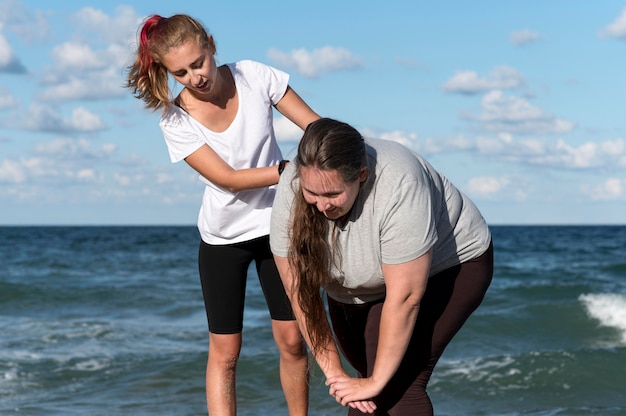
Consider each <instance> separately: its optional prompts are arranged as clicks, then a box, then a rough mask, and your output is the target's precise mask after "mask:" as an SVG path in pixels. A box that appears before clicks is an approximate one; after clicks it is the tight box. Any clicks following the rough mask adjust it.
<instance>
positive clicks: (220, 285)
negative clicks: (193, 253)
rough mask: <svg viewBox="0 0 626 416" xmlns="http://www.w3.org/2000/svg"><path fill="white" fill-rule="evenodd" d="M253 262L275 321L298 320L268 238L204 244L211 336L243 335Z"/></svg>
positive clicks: (201, 251) (203, 266)
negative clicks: (250, 270) (247, 288)
mask: <svg viewBox="0 0 626 416" xmlns="http://www.w3.org/2000/svg"><path fill="white" fill-rule="evenodd" d="M253 260H254V263H255V265H256V271H257V274H258V276H259V282H260V283H261V289H262V290H263V294H264V295H265V302H266V303H267V306H268V309H269V311H270V316H271V318H272V319H275V320H279V321H289V320H293V319H294V316H293V312H292V311H291V305H290V304H289V298H287V294H286V293H285V289H284V287H283V284H282V281H281V280H280V275H279V274H278V269H276V264H275V263H274V257H273V256H272V252H271V250H270V247H269V237H268V236H265V237H260V238H257V239H254V240H250V241H246V242H242V243H236V244H228V245H211V244H207V243H205V242H204V241H201V242H200V249H199V252H198V268H199V271H200V283H201V284H202V295H203V296H204V306H205V308H206V315H207V321H208V324H209V331H210V332H212V333H214V334H236V333H239V332H241V331H242V329H243V309H244V303H245V296H246V282H247V275H248V267H249V266H250V263H251V262H252V261H253Z"/></svg>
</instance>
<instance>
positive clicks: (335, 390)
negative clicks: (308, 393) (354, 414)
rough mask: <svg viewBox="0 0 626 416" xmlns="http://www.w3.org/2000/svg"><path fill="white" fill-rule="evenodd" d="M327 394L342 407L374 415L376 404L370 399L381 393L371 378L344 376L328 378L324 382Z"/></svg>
mask: <svg viewBox="0 0 626 416" xmlns="http://www.w3.org/2000/svg"><path fill="white" fill-rule="evenodd" d="M326 385H327V386H329V389H328V393H329V394H330V395H331V396H332V397H334V398H335V400H337V403H339V404H341V405H342V406H350V407H352V408H355V409H358V410H359V411H361V412H363V413H374V411H375V410H376V404H375V403H374V402H373V401H372V400H371V398H373V397H375V396H376V395H378V394H379V393H380V391H381V389H380V388H379V387H377V386H376V385H375V384H374V382H373V380H372V379H371V378H353V377H350V376H346V375H340V376H333V377H329V378H328V379H327V380H326Z"/></svg>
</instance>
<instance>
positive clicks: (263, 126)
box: [159, 61, 289, 244]
mask: <svg viewBox="0 0 626 416" xmlns="http://www.w3.org/2000/svg"><path fill="white" fill-rule="evenodd" d="M227 66H228V68H229V69H230V71H231V73H232V75H233V78H234V80H235V85H236V87H237V94H238V100H239V108H238V110H237V115H236V116H235V119H234V120H233V122H232V123H231V125H230V126H229V127H228V128H227V129H226V130H225V131H224V132H221V133H216V132H213V131H211V130H209V129H207V128H206V127H204V126H203V125H202V124H200V123H199V122H198V121H196V120H195V119H194V118H192V117H191V116H189V114H187V113H186V112H185V111H184V110H183V109H181V108H180V107H178V106H177V105H175V104H174V103H171V105H170V106H169V109H168V111H167V112H166V113H164V114H163V116H162V117H161V121H160V123H159V125H160V127H161V131H162V132H163V136H164V138H165V142H166V143H167V148H168V150H169V154H170V159H171V161H172V162H179V161H181V160H183V159H185V158H186V157H187V156H189V155H190V154H192V153H193V152H195V151H196V150H198V149H199V148H200V147H201V146H202V145H204V144H207V145H208V146H210V147H211V149H213V150H214V151H215V152H216V153H217V154H218V155H219V156H220V157H221V158H222V159H224V161H225V162H226V163H228V164H229V165H230V166H231V167H232V168H233V169H236V170H237V169H245V168H255V167H264V166H272V165H276V164H277V163H278V162H279V161H280V160H281V159H282V155H281V151H280V148H279V147H278V144H277V142H276V138H275V137H274V128H273V122H272V120H273V106H274V105H276V104H277V103H278V102H279V101H280V100H281V99H282V98H283V96H284V94H285V92H286V91H287V86H288V82H289V76H288V75H287V74H286V73H284V72H282V71H279V70H277V69H275V68H272V67H269V66H267V65H264V64H261V63H258V62H254V61H239V62H236V63H233V64H228V65H227ZM200 180H201V181H202V182H203V183H204V184H205V185H206V187H205V190H204V196H203V199H202V205H201V207H200V212H199V214H198V229H199V231H200V235H201V237H202V240H203V241H205V242H206V243H209V244H231V243H238V242H242V241H248V240H251V239H254V238H257V237H261V236H264V235H267V234H268V233H269V223H270V214H271V207H272V203H273V200H274V195H275V192H276V187H275V186H271V187H265V188H258V189H250V190H245V191H241V192H237V193H232V192H230V191H227V190H226V189H223V188H221V187H219V186H217V185H215V184H213V183H211V182H210V181H208V180H207V179H205V178H204V177H202V176H200Z"/></svg>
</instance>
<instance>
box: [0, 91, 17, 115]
mask: <svg viewBox="0 0 626 416" xmlns="http://www.w3.org/2000/svg"><path fill="white" fill-rule="evenodd" d="M18 105H19V103H18V101H17V100H16V99H15V97H13V95H11V93H10V92H9V91H8V90H7V89H6V88H5V87H3V86H0V110H6V109H10V108H15V107H17V106H18Z"/></svg>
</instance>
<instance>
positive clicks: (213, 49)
mask: <svg viewBox="0 0 626 416" xmlns="http://www.w3.org/2000/svg"><path fill="white" fill-rule="evenodd" d="M207 37H208V40H209V50H210V51H211V55H215V54H216V53H217V48H216V47H215V40H214V39H213V36H211V35H207Z"/></svg>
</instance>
